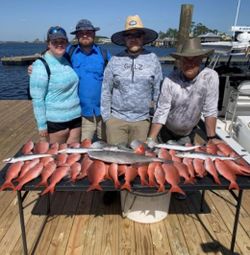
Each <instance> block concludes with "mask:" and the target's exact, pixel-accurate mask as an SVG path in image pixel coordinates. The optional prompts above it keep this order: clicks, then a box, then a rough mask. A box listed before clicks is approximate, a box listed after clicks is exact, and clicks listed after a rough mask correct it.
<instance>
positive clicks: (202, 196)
mask: <svg viewBox="0 0 250 255" xmlns="http://www.w3.org/2000/svg"><path fill="white" fill-rule="evenodd" d="M204 198H205V190H202V191H201V205H200V212H204V210H203V205H204Z"/></svg>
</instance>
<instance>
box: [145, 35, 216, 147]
mask: <svg viewBox="0 0 250 255" xmlns="http://www.w3.org/2000/svg"><path fill="white" fill-rule="evenodd" d="M212 53H213V50H207V49H202V46H201V43H200V39H199V38H191V39H188V40H187V41H186V42H185V43H184V45H183V47H182V49H181V51H180V52H175V53H172V54H171V55H172V56H173V57H174V58H175V59H177V60H178V61H179V68H178V69H176V70H174V71H173V72H172V73H171V74H170V75H169V77H167V78H165V80H164V82H163V85H162V90H161V94H160V97H159V101H158V105H157V109H156V112H155V114H154V117H153V121H152V122H153V124H152V127H151V130H150V133H149V137H148V139H147V140H148V142H150V141H152V140H156V138H157V136H158V134H159V132H160V131H161V133H160V137H161V139H162V140H163V142H167V141H169V140H172V141H171V142H177V143H179V144H186V143H193V142H194V134H195V132H194V131H195V127H196V125H197V124H198V122H199V120H200V117H201V115H203V116H204V118H205V127H206V132H207V139H208V140H210V142H217V139H216V132H215V128H216V119H217V104H218V97H219V78H218V74H217V73H216V72H215V71H214V70H212V69H210V68H207V67H203V66H202V59H203V58H205V57H207V56H209V55H210V54H212ZM163 126H164V128H162V127H163ZM173 140H174V141H173Z"/></svg>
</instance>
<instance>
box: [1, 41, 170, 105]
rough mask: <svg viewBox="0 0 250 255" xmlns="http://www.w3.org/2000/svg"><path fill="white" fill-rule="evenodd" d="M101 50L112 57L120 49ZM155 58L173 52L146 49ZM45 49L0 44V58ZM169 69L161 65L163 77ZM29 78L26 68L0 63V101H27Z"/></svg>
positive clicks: (110, 47) (36, 46)
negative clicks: (108, 52)
mask: <svg viewBox="0 0 250 255" xmlns="http://www.w3.org/2000/svg"><path fill="white" fill-rule="evenodd" d="M103 48H106V49H108V50H109V51H110V52H111V54H112V55H115V54H117V53H119V52H120V51H121V50H122V47H119V46H116V45H113V44H106V45H103ZM146 48H147V49H148V50H150V51H152V52H154V53H155V54H156V55H157V56H159V57H162V56H167V55H169V53H171V52H172V51H173V49H170V48H156V47H146ZM45 49H46V44H33V43H6V44H0V58H1V57H4V56H5V57H10V56H21V55H32V54H35V53H40V52H42V51H44V50H45ZM170 69H171V67H170V66H168V65H165V64H164V65H162V70H163V74H164V76H166V75H167V74H168V73H169V71H170ZM28 84H29V76H28V74H27V66H6V65H2V63H0V100H3V99H8V100H9V99H28V95H27V89H28Z"/></svg>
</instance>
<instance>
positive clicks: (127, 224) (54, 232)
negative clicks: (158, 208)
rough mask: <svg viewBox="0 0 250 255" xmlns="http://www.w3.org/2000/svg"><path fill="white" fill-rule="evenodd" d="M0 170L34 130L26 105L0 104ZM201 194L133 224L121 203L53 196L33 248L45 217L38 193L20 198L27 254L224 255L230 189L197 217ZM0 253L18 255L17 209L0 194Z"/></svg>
mask: <svg viewBox="0 0 250 255" xmlns="http://www.w3.org/2000/svg"><path fill="white" fill-rule="evenodd" d="M0 122H1V126H0V134H1V135H0V151H1V154H0V167H1V168H2V167H3V166H4V164H3V163H2V159H4V158H7V157H10V156H13V155H14V154H15V152H16V151H17V150H18V149H19V148H20V147H21V146H22V145H23V144H24V143H25V142H26V141H27V140H28V139H30V138H31V139H33V140H34V141H36V139H37V138H38V137H37V131H36V125H35V121H34V118H33V114H32V105H31V102H30V101H25V100H5V101H0ZM199 201H200V193H199V192H196V193H193V194H191V195H189V196H188V198H187V199H186V200H185V201H178V200H175V199H174V198H173V197H172V200H171V205H170V211H169V215H168V216H167V218H166V219H165V220H163V221H161V222H159V223H155V224H139V223H135V222H132V221H130V220H128V219H124V218H122V216H121V207H120V201H119V199H118V200H117V201H116V203H114V204H113V205H111V206H105V205H103V203H102V193H101V192H89V193H86V192H57V193H56V194H55V195H53V197H52V204H51V205H52V208H51V214H50V216H49V217H48V218H47V222H46V225H45V227H44V229H43V232H42V234H41V235H40V239H39V242H38V243H34V241H35V237H36V235H37V234H38V233H39V230H40V227H41V225H42V222H43V220H44V219H45V218H46V216H45V208H46V206H45V201H44V199H43V198H39V197H38V193H37V192H30V193H29V194H28V196H27V197H26V200H25V209H24V216H25V225H26V231H27V242H28V248H29V250H30V249H31V248H35V251H34V253H33V254H36V255H55V254H58V255H66V254H67V255H71V254H72V255H73V254H74V255H78V254H79V255H85V254H86V255H100V254H105V255H123V254H124V255H137V254H138V255H202V254H209V255H212V254H216V255H218V254H222V255H225V254H230V252H229V248H230V241H231V234H232V226H233V220H234V215H235V207H234V200H233V198H232V196H231V195H230V193H229V192H228V191H216V193H213V192H206V196H205V201H206V203H205V211H204V213H200V212H199ZM249 201H250V190H249V191H244V194H243V201H242V207H241V211H240V218H239V225H238V232H237V238H236V247H235V251H236V254H240V255H248V254H250V203H249ZM0 205H1V206H0V254H1V255H7V254H11V255H14V254H15V255H20V254H22V239H21V230H20V224H19V214H18V203H17V197H16V193H15V192H11V191H4V192H0Z"/></svg>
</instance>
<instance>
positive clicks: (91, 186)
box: [87, 183, 103, 191]
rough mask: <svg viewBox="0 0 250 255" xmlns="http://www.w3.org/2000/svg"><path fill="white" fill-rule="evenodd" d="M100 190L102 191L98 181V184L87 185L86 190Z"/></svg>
mask: <svg viewBox="0 0 250 255" xmlns="http://www.w3.org/2000/svg"><path fill="white" fill-rule="evenodd" d="M95 189H96V190H100V191H102V190H103V189H102V187H101V186H100V184H99V183H98V184H92V185H90V186H89V188H88V189H87V191H91V190H95Z"/></svg>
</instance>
